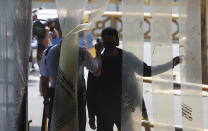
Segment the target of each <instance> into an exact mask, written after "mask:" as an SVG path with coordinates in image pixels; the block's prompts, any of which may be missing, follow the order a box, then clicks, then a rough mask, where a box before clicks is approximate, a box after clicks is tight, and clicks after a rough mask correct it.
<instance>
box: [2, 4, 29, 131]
mask: <svg viewBox="0 0 208 131" xmlns="http://www.w3.org/2000/svg"><path fill="white" fill-rule="evenodd" d="M0 3H1V4H0V16H1V18H0V130H1V131H24V130H26V127H25V126H26V119H27V118H26V116H27V114H26V113H27V112H26V100H27V92H26V90H25V89H27V74H28V54H29V47H30V39H31V21H32V19H31V6H32V1H31V0H0Z"/></svg>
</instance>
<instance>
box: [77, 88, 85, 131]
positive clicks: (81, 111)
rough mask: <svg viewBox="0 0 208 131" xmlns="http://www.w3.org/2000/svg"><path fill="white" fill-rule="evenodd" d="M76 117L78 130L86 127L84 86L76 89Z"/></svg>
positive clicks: (83, 130) (80, 130)
mask: <svg viewBox="0 0 208 131" xmlns="http://www.w3.org/2000/svg"><path fill="white" fill-rule="evenodd" d="M78 119H79V131H85V129H86V88H85V87H83V88H82V89H79V90H78Z"/></svg>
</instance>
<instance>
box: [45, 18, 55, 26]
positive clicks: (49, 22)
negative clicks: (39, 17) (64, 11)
mask: <svg viewBox="0 0 208 131" xmlns="http://www.w3.org/2000/svg"><path fill="white" fill-rule="evenodd" d="M47 21H48V22H47V25H48V26H49V25H50V24H51V23H53V22H55V20H54V19H48V20H47Z"/></svg>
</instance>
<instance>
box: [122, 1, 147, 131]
mask: <svg viewBox="0 0 208 131" xmlns="http://www.w3.org/2000/svg"><path fill="white" fill-rule="evenodd" d="M122 20H123V49H124V50H125V51H128V52H127V53H123V78H122V86H123V87H122V106H121V107H122V109H121V111H122V113H121V130H122V131H127V130H129V131H138V130H139V131H140V130H141V119H142V112H141V111H142V97H143V95H142V93H143V91H142V84H143V80H142V79H141V77H140V78H139V77H137V76H138V75H140V76H142V75H143V63H137V62H138V59H140V60H141V61H143V50H144V49H143V48H144V47H143V46H144V0H123V19H122ZM130 52H131V53H130ZM130 56H133V57H130ZM134 60H136V61H135V62H136V63H135V64H134Z"/></svg>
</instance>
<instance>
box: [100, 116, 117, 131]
mask: <svg viewBox="0 0 208 131" xmlns="http://www.w3.org/2000/svg"><path fill="white" fill-rule="evenodd" d="M108 115H109V114H106V115H105V114H104V113H101V114H98V115H97V131H113V126H114V124H115V125H116V127H117V128H118V130H119V131H120V129H121V119H120V116H118V115H115V114H111V115H109V116H111V117H110V118H108Z"/></svg>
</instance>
